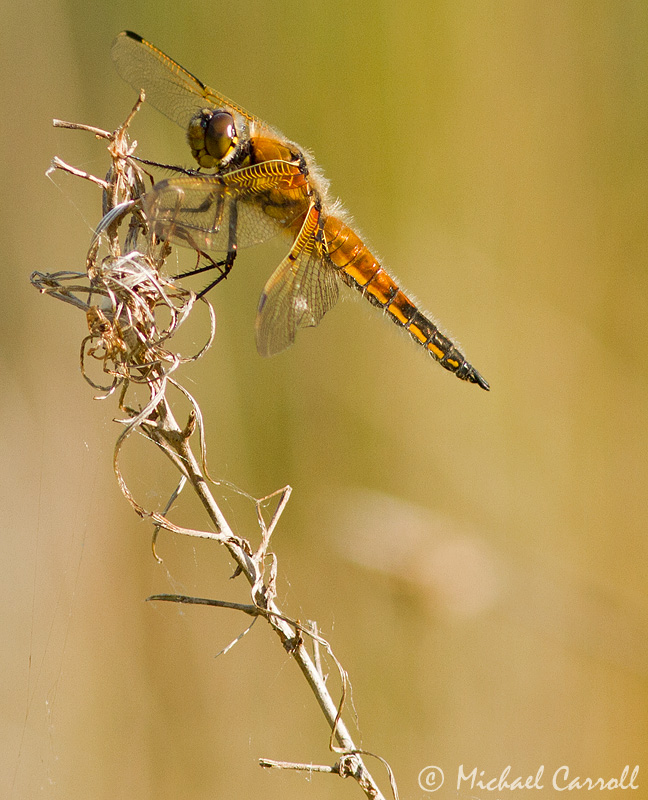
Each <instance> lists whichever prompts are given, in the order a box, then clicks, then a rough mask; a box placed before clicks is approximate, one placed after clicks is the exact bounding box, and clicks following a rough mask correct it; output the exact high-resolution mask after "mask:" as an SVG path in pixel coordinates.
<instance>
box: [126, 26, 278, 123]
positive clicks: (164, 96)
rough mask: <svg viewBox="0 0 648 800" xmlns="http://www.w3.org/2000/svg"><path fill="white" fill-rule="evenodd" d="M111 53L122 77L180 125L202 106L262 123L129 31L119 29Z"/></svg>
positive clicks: (186, 121)
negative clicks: (141, 90) (220, 109)
mask: <svg viewBox="0 0 648 800" xmlns="http://www.w3.org/2000/svg"><path fill="white" fill-rule="evenodd" d="M111 55H112V59H113V61H114V62H115V66H116V67H117V71H118V72H119V74H120V75H121V76H122V78H124V80H125V81H126V82H127V83H130V85H131V86H132V87H133V88H134V89H135V90H136V91H139V90H140V89H144V91H145V92H146V99H147V101H148V102H149V103H151V105H153V106H155V108H157V110H158V111H161V112H162V113H163V114H164V115H165V116H167V117H169V119H172V120H173V121H174V122H177V123H178V125H181V126H182V127H183V128H187V127H188V125H189V122H190V120H191V118H192V117H193V116H194V114H196V112H199V111H201V110H202V109H203V108H222V109H226V110H228V111H230V113H235V114H238V115H240V116H241V117H243V118H244V119H245V120H247V122H248V124H251V123H252V122H256V123H258V124H259V125H260V126H262V125H263V123H262V122H261V121H260V120H258V119H257V118H256V117H253V116H252V115H251V114H248V112H247V111H245V110H244V109H242V108H241V107H240V106H238V105H237V104H236V103H233V102H232V101H231V100H228V99H227V97H224V96H223V95H221V94H219V93H218V92H216V91H214V90H213V89H210V88H209V86H205V84H204V83H203V82H202V81H200V80H198V78H196V77H195V75H192V74H191V73H190V72H188V71H187V70H186V69H184V67H181V66H180V64H177V63H176V62H175V61H174V60H173V59H172V58H169V56H167V55H165V54H164V53H163V52H162V51H161V50H158V49H157V47H154V46H153V45H152V44H150V43H149V42H147V41H146V40H145V39H142V37H141V36H138V35H137V34H136V33H133V32H132V31H122V32H121V33H120V34H119V35H118V36H117V38H116V39H115V41H114V42H113V46H112V50H111Z"/></svg>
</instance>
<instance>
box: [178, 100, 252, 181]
mask: <svg viewBox="0 0 648 800" xmlns="http://www.w3.org/2000/svg"><path fill="white" fill-rule="evenodd" d="M238 139H239V137H238V133H237V131H236V125H235V123H234V117H233V116H232V115H231V114H230V112H229V111H225V110H224V109H217V108H203V109H202V110H201V111H199V112H198V113H197V114H195V115H194V116H193V117H192V119H191V121H190V122H189V127H188V128H187V140H188V142H189V147H191V152H192V154H193V157H194V158H195V159H196V161H197V162H198V164H199V165H200V166H201V167H204V168H205V169H212V168H214V167H221V166H222V165H223V164H225V163H227V162H228V161H229V160H230V159H231V158H232V156H233V155H234V153H235V152H236V149H237V144H238Z"/></svg>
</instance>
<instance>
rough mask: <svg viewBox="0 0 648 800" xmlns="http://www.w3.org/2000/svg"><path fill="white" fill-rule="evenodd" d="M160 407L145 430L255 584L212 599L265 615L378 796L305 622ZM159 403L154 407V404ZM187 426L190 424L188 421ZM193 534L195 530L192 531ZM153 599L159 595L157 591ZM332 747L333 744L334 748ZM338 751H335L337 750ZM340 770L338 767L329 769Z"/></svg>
mask: <svg viewBox="0 0 648 800" xmlns="http://www.w3.org/2000/svg"><path fill="white" fill-rule="evenodd" d="M163 404H164V408H163V409H160V413H159V417H160V420H161V421H162V424H159V425H157V426H155V428H148V426H147V429H146V432H147V434H148V435H150V437H151V439H152V440H153V441H154V442H155V443H156V444H158V446H159V447H160V448H161V449H162V450H163V451H164V452H165V453H166V454H167V455H168V456H169V457H170V458H171V460H172V461H173V463H175V464H176V465H177V466H179V465H182V472H183V474H184V475H185V476H186V478H187V480H188V482H189V483H190V484H191V485H192V486H193V488H194V490H195V492H196V494H197V495H198V497H199V498H200V500H201V502H202V504H203V506H204V508H205V510H206V511H207V514H208V515H209V518H210V519H211V521H212V523H213V525H214V527H215V528H216V531H217V534H216V536H215V537H214V538H217V539H218V541H220V542H221V543H222V544H224V545H225V547H226V548H227V549H228V551H229V553H230V555H231V556H232V558H233V559H234V561H235V562H236V564H237V566H238V568H239V569H240V571H241V572H242V573H243V574H244V575H245V577H246V579H247V581H248V583H249V584H250V586H251V587H252V588H253V589H254V596H253V600H254V603H255V606H247V607H240V606H238V604H234V605H232V604H226V603H223V602H217V603H215V605H219V606H221V607H226V608H233V607H236V608H237V610H241V611H244V612H245V613H247V614H258V615H263V616H264V617H266V619H267V620H268V622H269V623H270V625H271V626H272V628H273V629H274V630H275V632H276V633H277V635H278V636H279V638H280V640H281V643H282V645H283V646H284V648H285V649H286V651H287V652H288V653H290V654H291V655H292V657H293V658H294V659H295V661H296V662H297V664H298V666H299V668H300V669H301V671H302V674H303V675H304V677H305V678H306V681H307V682H308V685H309V686H310V687H311V690H312V692H313V694H314V695H315V698H316V699H317V702H318V703H319V706H320V708H321V709H322V712H323V713H324V716H325V717H326V720H327V722H328V724H329V726H330V727H331V730H332V731H334V732H335V739H336V740H337V743H338V745H339V747H340V749H341V752H342V753H343V754H344V761H345V764H346V766H345V768H344V770H343V773H342V774H345V775H353V777H354V778H355V779H356V780H357V781H358V783H359V785H360V786H361V787H362V789H363V791H364V792H365V794H366V795H367V797H369V798H376V800H378V798H381V799H383V800H384V796H383V794H382V793H381V791H380V789H379V788H378V786H377V784H376V782H375V781H374V779H373V777H372V776H371V774H370V772H369V770H368V769H367V768H366V766H365V764H364V762H363V761H362V759H361V758H360V753H361V752H362V751H361V750H360V748H358V747H357V746H356V744H355V743H354V741H353V738H352V736H351V734H350V733H349V730H348V728H347V727H346V725H345V724H344V722H343V721H342V719H340V714H339V708H338V706H337V705H336V703H335V702H334V700H333V698H332V697H331V694H330V692H329V690H328V688H327V686H326V683H325V682H324V679H323V677H322V675H321V673H320V671H319V670H318V669H317V667H316V665H315V663H314V661H313V659H312V658H311V657H310V655H309V653H308V650H307V649H306V647H305V645H304V642H303V638H302V630H303V631H304V632H305V633H308V630H307V629H306V628H303V629H301V630H300V628H301V626H299V627H298V628H297V629H296V628H295V626H294V625H291V624H290V622H289V621H288V618H287V617H286V616H285V615H284V614H283V612H282V611H281V609H280V608H279V607H278V606H277V605H276V603H275V602H274V600H273V599H272V597H270V596H269V594H270V593H269V592H268V587H267V585H265V584H264V583H263V581H262V576H261V575H260V574H259V564H260V563H261V562H257V561H256V560H255V559H254V558H253V557H252V556H251V555H250V554H249V553H248V552H247V551H246V549H245V548H244V546H243V542H242V540H241V539H239V538H238V537H237V536H235V535H234V533H233V531H232V530H231V528H230V526H229V524H228V522H227V520H226V519H225V517H224V515H223V514H222V512H221V510H220V508H219V507H218V504H217V503H216V501H215V500H214V497H213V495H212V493H211V491H210V490H209V485H208V482H207V480H206V478H205V477H204V475H203V471H202V469H201V467H200V464H199V462H198V459H197V458H196V456H195V454H194V453H193V450H192V449H191V446H190V444H189V435H190V433H191V431H187V430H184V431H183V429H182V428H181V427H180V426H179V425H178V423H177V422H176V420H175V418H174V417H173V414H172V412H171V409H170V408H169V407H168V405H167V403H166V400H164V401H163ZM158 408H159V407H158ZM189 427H192V426H189ZM187 434H189V435H187ZM155 521H156V524H158V525H160V526H161V527H162V528H167V529H169V530H175V531H176V532H179V531H178V529H177V526H175V525H173V524H170V523H169V521H168V520H166V519H165V518H164V517H162V516H161V515H155ZM194 535H195V534H194ZM156 599H163V598H162V597H160V596H159V595H158V596H156ZM164 599H168V600H180V598H176V597H173V596H170V597H165V598H164ZM180 601H181V602H192V601H193V602H206V601H201V599H200V598H182V600H180ZM336 749H337V748H336ZM338 752H340V751H338ZM332 771H333V772H336V773H339V772H340V770H339V769H334V770H332Z"/></svg>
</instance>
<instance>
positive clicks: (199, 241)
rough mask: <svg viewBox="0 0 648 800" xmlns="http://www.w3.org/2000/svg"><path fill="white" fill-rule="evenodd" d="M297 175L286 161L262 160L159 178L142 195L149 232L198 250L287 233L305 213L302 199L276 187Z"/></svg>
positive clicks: (256, 241)
mask: <svg viewBox="0 0 648 800" xmlns="http://www.w3.org/2000/svg"><path fill="white" fill-rule="evenodd" d="M296 176H297V177H301V172H300V167H299V165H298V164H297V163H294V162H290V161H279V160H277V161H264V162H262V163H260V164H253V165H251V166H247V167H241V168H240V169H234V170H230V171H229V172H224V173H222V174H219V175H182V176H178V177H173V178H168V179H167V180H163V181H160V182H159V183H157V184H156V185H155V186H154V187H153V189H152V190H151V191H150V192H148V193H147V194H146V195H145V196H144V197H143V198H142V205H143V208H144V211H145V213H146V217H147V219H148V222H149V225H150V226H151V230H152V231H153V232H155V233H156V234H157V235H158V237H159V238H161V239H169V240H170V241H173V242H176V243H179V244H184V245H187V246H189V247H193V248H195V249H197V250H216V251H228V250H230V249H231V245H232V244H235V245H236V247H237V248H238V247H248V246H249V245H253V244H260V243H261V242H265V241H267V240H268V239H270V238H272V237H273V236H275V235H277V234H278V233H280V232H282V231H283V232H286V231H287V229H289V228H290V225H291V223H292V222H293V221H294V220H295V218H296V217H297V216H298V215H299V214H300V213H303V210H304V203H303V197H299V196H298V195H295V194H294V193H292V194H291V192H289V191H286V192H279V191H275V190H276V189H277V187H278V185H279V184H280V183H281V182H282V181H286V180H287V181H290V180H291V179H292V178H294V177H296Z"/></svg>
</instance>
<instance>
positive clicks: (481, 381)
mask: <svg viewBox="0 0 648 800" xmlns="http://www.w3.org/2000/svg"><path fill="white" fill-rule="evenodd" d="M471 380H472V382H473V383H476V384H477V386H481V388H482V389H484V390H485V391H487V392H490V383H489V382H488V381H487V380H486V378H483V377H482V376H481V375H480V374H479V372H477V370H474V371H473V374H472V375H471Z"/></svg>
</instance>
